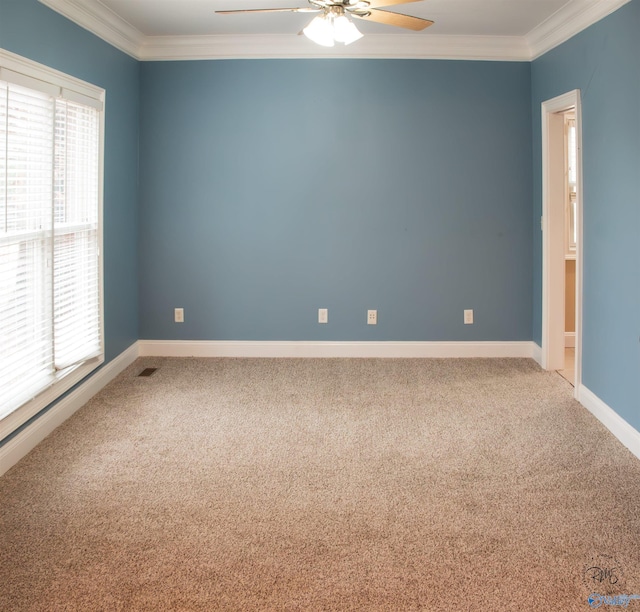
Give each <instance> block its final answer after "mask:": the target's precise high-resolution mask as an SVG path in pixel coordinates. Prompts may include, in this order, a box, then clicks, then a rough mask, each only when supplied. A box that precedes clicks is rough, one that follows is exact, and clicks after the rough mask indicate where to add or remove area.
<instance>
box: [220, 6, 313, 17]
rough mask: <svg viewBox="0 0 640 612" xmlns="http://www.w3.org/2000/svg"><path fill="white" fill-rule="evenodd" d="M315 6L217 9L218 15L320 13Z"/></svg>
mask: <svg viewBox="0 0 640 612" xmlns="http://www.w3.org/2000/svg"><path fill="white" fill-rule="evenodd" d="M320 11H321V9H315V8H311V7H309V8H306V7H303V8H271V9H237V10H234V11H215V12H216V13H218V15H233V14H235V13H319V12H320Z"/></svg>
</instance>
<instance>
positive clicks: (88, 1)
mask: <svg viewBox="0 0 640 612" xmlns="http://www.w3.org/2000/svg"><path fill="white" fill-rule="evenodd" d="M39 2H41V3H42V4H44V5H45V6H48V7H49V8H50V9H52V10H54V11H55V12H56V13H60V14H61V15H63V16H64V17H66V18H67V19H69V20H70V21H73V22H74V23H75V24H77V25H79V26H80V27H82V28H84V29H85V30H88V31H89V32H91V33H92V34H95V35H96V36H97V37H98V38H102V40H104V41H105V42H107V43H109V44H110V45H112V46H113V47H115V48H116V49H120V51H124V52H125V53H126V54H127V55H130V56H131V57H134V58H135V59H140V58H139V57H138V53H139V50H140V47H141V45H142V43H143V42H144V39H145V35H144V34H143V33H142V32H140V31H139V30H138V29H136V28H134V27H133V26H132V25H131V24H130V23H128V22H127V21H125V20H124V19H122V17H120V16H119V15H116V14H115V13H114V12H113V11H111V10H110V9H108V8H107V7H106V6H105V5H104V4H102V3H101V2H98V1H97V0H39Z"/></svg>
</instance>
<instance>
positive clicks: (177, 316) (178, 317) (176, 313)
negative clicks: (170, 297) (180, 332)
mask: <svg viewBox="0 0 640 612" xmlns="http://www.w3.org/2000/svg"><path fill="white" fill-rule="evenodd" d="M173 320H174V321H175V322H176V323H184V308H174V310H173Z"/></svg>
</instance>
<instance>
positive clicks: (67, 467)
mask: <svg viewBox="0 0 640 612" xmlns="http://www.w3.org/2000/svg"><path fill="white" fill-rule="evenodd" d="M148 366H153V367H158V368H159V369H158V370H157V372H156V373H155V374H154V375H153V376H151V377H148V378H140V377H137V374H138V373H139V372H140V371H141V370H142V369H143V368H144V367H148ZM571 391H572V388H571V387H570V385H569V384H568V383H567V382H566V381H564V380H563V379H562V378H561V377H559V376H558V375H557V374H556V373H555V372H550V373H547V372H543V371H542V370H540V369H539V367H538V366H537V365H536V364H535V363H534V362H533V361H530V360H526V359H511V360H499V359H496V360H484V359H478V360H332V359H329V360H284V359H283V360H277V359H273V360H268V359H264V360H262V359H256V360H242V359H208V360H207V359H148V358H145V359H140V360H138V361H137V362H136V363H135V364H133V365H132V366H131V367H129V368H128V369H127V370H126V371H125V372H124V373H123V374H122V375H120V376H119V377H118V378H117V379H116V380H115V381H113V382H112V383H111V384H110V385H109V386H108V387H107V388H106V389H105V390H104V391H103V392H101V393H100V394H99V395H97V396H96V397H95V398H93V399H92V400H91V401H90V402H89V403H88V404H87V405H86V406H85V407H84V408H83V409H81V410H80V411H79V412H78V413H76V415H74V417H72V418H71V419H69V420H68V421H67V422H66V423H65V424H64V425H62V426H61V427H60V428H58V429H57V430H56V431H55V432H54V433H53V434H52V435H51V436H49V437H48V438H47V439H46V440H45V441H44V442H43V443H42V444H40V445H39V446H38V447H37V448H36V449H35V450H34V451H33V452H32V453H31V454H30V455H28V456H27V457H26V458H25V459H23V460H22V461H21V462H20V463H19V464H18V465H16V466H15V467H14V468H12V469H11V470H10V471H9V472H7V474H5V475H4V476H3V477H2V478H0V502H1V503H0V535H1V538H0V610H2V611H3V612H5V611H11V612H13V611H22V610H38V611H39V610H43V611H48V612H49V611H58V610H65V611H76V610H77V611H83V612H84V611H93V610H105V611H106V610H123V611H125V610H149V611H156V610H234V611H235V610H312V611H320V610H366V611H369V610H371V611H376V610H389V611H401V610H429V611H432V610H443V611H449V610H465V611H476V610H477V611H492V612H493V611H501V610H558V611H572V610H588V609H590V607H589V604H588V602H587V598H588V596H589V594H590V593H592V592H596V593H602V594H608V595H613V594H640V461H638V460H637V459H636V458H635V457H633V456H632V455H631V453H629V452H628V451H627V450H626V449H625V448H624V447H622V446H621V444H620V443H619V442H618V441H617V440H615V439H614V438H613V436H612V435H611V434H610V433H609V432H608V431H607V430H605V429H604V427H603V426H602V425H601V424H600V423H598V422H597V421H596V420H595V419H594V418H593V417H592V416H591V415H590V413H589V412H587V410H586V409H585V408H583V407H581V406H580V405H579V404H578V403H577V402H575V401H574V400H573V399H572V398H571ZM593 568H600V569H601V570H603V571H602V572H598V570H597V569H593ZM634 608H635V609H638V610H640V601H638V600H632V601H631V602H630V603H629V609H634ZM602 609H616V608H611V607H607V606H606V605H604V604H603V606H602Z"/></svg>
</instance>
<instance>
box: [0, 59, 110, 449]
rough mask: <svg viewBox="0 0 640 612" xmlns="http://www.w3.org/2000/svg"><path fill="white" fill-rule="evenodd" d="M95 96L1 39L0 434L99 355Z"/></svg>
mask: <svg viewBox="0 0 640 612" xmlns="http://www.w3.org/2000/svg"><path fill="white" fill-rule="evenodd" d="M103 99H104V91H103V90H100V89H98V88H96V87H94V86H92V85H88V84H86V83H83V82H81V81H78V80H76V79H74V78H72V77H68V76H66V75H63V74H61V73H58V72H56V71H53V70H50V69H48V68H46V67H44V66H41V65H39V64H34V63H33V62H30V61H28V60H24V59H23V58H20V57H18V56H16V55H13V54H10V53H7V52H5V51H2V50H0V440H1V439H2V438H4V437H5V436H6V435H8V434H10V433H11V432H12V431H14V430H15V429H16V428H17V427H19V426H20V425H22V424H23V423H24V422H26V421H27V420H28V419H29V418H31V417H32V416H33V415H35V414H37V412H39V411H40V410H41V409H42V408H44V407H45V406H46V405H47V404H49V403H50V402H51V401H53V400H54V399H56V398H57V397H59V396H60V395H61V394H62V393H64V392H65V391H66V390H68V389H69V388H71V386H73V385H74V384H76V383H77V382H79V381H80V380H81V379H82V378H83V377H84V376H86V375H87V374H88V373H90V372H91V371H92V370H93V369H95V368H96V367H97V366H98V365H99V364H100V363H102V361H103V360H104V356H103V355H104V351H103V323H102V318H103V317H102V264H101V258H100V250H101V244H102V222H101V211H102V206H101V199H102V168H101V165H102V141H103V123H104V122H103Z"/></svg>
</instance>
